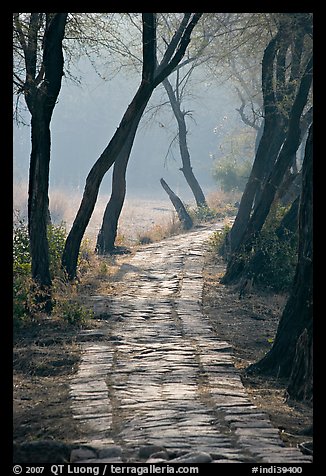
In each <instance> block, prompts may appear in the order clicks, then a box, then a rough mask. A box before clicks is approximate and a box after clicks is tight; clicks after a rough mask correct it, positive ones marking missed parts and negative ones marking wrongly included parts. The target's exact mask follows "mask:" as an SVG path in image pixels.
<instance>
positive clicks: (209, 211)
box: [187, 205, 217, 223]
mask: <svg viewBox="0 0 326 476" xmlns="http://www.w3.org/2000/svg"><path fill="white" fill-rule="evenodd" d="M187 212H188V213H189V215H190V216H191V218H192V220H193V221H194V222H197V223H203V222H207V221H210V220H213V219H214V218H216V216H217V212H216V210H214V209H213V208H210V207H209V206H204V205H203V206H200V207H196V208H190V207H187Z"/></svg>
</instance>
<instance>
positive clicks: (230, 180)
mask: <svg viewBox="0 0 326 476" xmlns="http://www.w3.org/2000/svg"><path fill="white" fill-rule="evenodd" d="M251 167H252V164H251V163H250V161H249V160H245V161H243V162H238V161H236V160H230V158H229V157H225V158H223V159H220V160H219V161H218V162H217V164H216V165H215V168H214V170H213V177H214V179H215V180H216V182H217V183H218V184H219V185H220V187H221V190H223V191H224V192H234V191H241V192H242V191H243V190H244V188H245V186H246V183H247V181H248V178H249V175H250V171H251Z"/></svg>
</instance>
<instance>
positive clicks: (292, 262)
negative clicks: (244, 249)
mask: <svg viewBox="0 0 326 476" xmlns="http://www.w3.org/2000/svg"><path fill="white" fill-rule="evenodd" d="M286 212H287V208H285V207H281V206H274V207H273V208H272V209H271V211H270V213H269V216H268V218H267V220H266V223H265V225H264V227H263V229H262V230H261V233H260V234H259V236H258V237H257V238H256V240H255V242H254V243H253V249H252V253H259V256H260V262H259V270H258V272H257V273H256V274H255V276H254V281H255V284H256V285H258V286H262V287H267V288H271V289H273V290H274V291H276V292H282V291H288V290H289V289H290V286H291V285H292V282H293V278H294V274H295V269H296V265H297V259H298V236H297V234H296V233H290V232H289V234H288V235H287V237H286V239H280V238H279V237H278V236H277V234H276V230H277V228H278V226H279V224H280V222H281V220H282V218H283V216H284V215H285V213H286Z"/></svg>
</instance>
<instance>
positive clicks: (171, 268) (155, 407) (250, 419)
mask: <svg viewBox="0 0 326 476" xmlns="http://www.w3.org/2000/svg"><path fill="white" fill-rule="evenodd" d="M221 226H222V225H221ZM221 226H219V224H217V225H215V226H214V227H213V226H207V227H202V228H200V229H196V230H195V231H192V232H189V233H187V234H184V235H179V236H177V237H173V238H170V239H167V240H164V241H162V242H160V243H155V244H151V245H148V246H146V247H144V248H142V249H141V250H140V251H138V252H137V253H136V254H135V255H134V256H133V257H130V260H128V262H127V264H126V263H125V264H123V265H122V269H121V271H123V275H124V276H123V280H122V282H121V294H119V297H114V298H112V297H108V296H94V308H95V310H96V312H97V313H100V314H101V313H102V315H103V313H106V314H107V322H106V324H105V326H104V330H101V335H98V337H99V338H98V339H96V332H98V331H95V335H94V331H84V333H83V336H82V337H83V342H82V343H81V345H82V357H81V362H80V365H79V370H78V372H77V373H76V374H75V375H74V377H73V378H72V380H71V383H70V396H71V405H72V410H73V415H74V418H76V420H77V421H78V424H79V427H80V429H81V431H82V433H83V435H84V437H83V438H82V440H80V441H79V443H80V444H83V445H88V446H89V447H91V448H93V450H85V449H84V451H82V450H80V451H79V450H77V451H75V453H74V456H73V458H72V461H80V462H81V461H86V460H87V461H89V462H91V461H92V462H95V461H96V462H99V461H103V462H108V461H109V462H121V461H124V462H132V461H134V462H136V461H138V462H139V461H148V462H159V461H161V462H164V461H168V462H169V463H173V462H199V463H200V462H255V463H259V462H262V463H282V462H286V463H303V462H310V461H311V460H310V457H307V456H304V455H303V454H302V453H301V452H300V450H299V449H297V448H288V447H285V446H284V444H283V442H282V440H281V439H280V437H279V433H278V430H277V429H275V428H273V426H272V425H271V423H270V420H269V418H268V416H267V415H266V414H264V413H262V412H261V411H260V409H258V408H257V407H256V406H255V405H254V404H253V403H252V401H251V400H250V398H249V396H248V395H247V393H246V390H245V388H244V386H243V385H242V382H241V379H240V376H239V375H238V372H237V370H236V369H235V367H234V365H233V357H232V349H231V347H230V345H229V344H228V343H227V342H225V341H223V340H221V339H220V338H219V336H218V335H216V333H215V332H214V330H213V328H212V326H211V325H210V322H209V320H208V318H207V317H206V316H205V315H204V314H203V313H202V304H201V300H202V289H203V277H202V269H203V264H204V255H205V251H206V248H207V245H206V243H207V239H208V238H209V236H210V235H211V233H212V232H213V231H215V230H216V229H218V228H220V227H221ZM78 451H79V452H78ZM154 453H156V454H154Z"/></svg>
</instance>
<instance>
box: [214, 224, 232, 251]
mask: <svg viewBox="0 0 326 476" xmlns="http://www.w3.org/2000/svg"><path fill="white" fill-rule="evenodd" d="M230 229H231V227H230V225H225V226H224V227H223V228H222V230H217V231H214V233H213V234H212V235H211V237H210V238H209V240H208V244H209V246H210V248H211V250H212V251H214V252H215V253H217V254H219V255H221V254H222V248H223V244H224V241H225V238H226V235H227V234H228V233H229V231H230Z"/></svg>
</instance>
